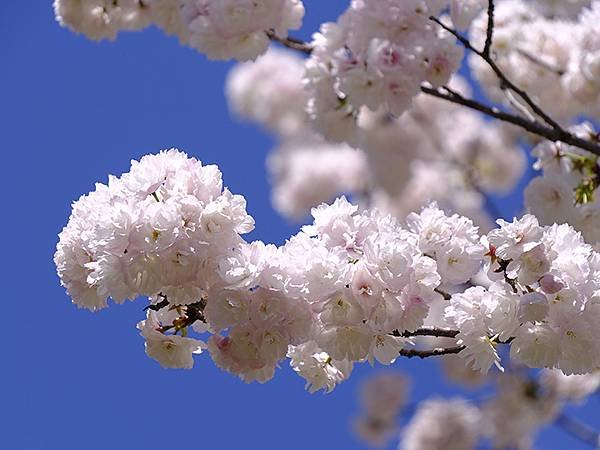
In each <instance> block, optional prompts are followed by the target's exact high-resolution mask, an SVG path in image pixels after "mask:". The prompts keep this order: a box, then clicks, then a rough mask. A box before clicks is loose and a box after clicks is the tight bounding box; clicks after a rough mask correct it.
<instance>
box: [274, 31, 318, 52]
mask: <svg viewBox="0 0 600 450" xmlns="http://www.w3.org/2000/svg"><path fill="white" fill-rule="evenodd" d="M267 36H268V37H269V39H271V40H272V41H275V42H279V43H280V44H281V45H283V46H284V47H287V48H291V49H292V50H297V51H299V52H302V53H304V54H306V55H310V54H311V53H312V50H313V47H312V45H310V44H309V43H308V42H304V41H302V40H300V39H295V38H292V37H287V38H282V37H279V36H277V35H276V34H275V32H274V31H273V30H270V31H267Z"/></svg>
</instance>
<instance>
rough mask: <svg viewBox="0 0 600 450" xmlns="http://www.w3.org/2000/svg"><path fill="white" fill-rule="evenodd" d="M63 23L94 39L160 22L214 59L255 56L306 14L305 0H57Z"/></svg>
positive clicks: (162, 25) (59, 16) (253, 57)
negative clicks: (271, 34)
mask: <svg viewBox="0 0 600 450" xmlns="http://www.w3.org/2000/svg"><path fill="white" fill-rule="evenodd" d="M54 10H55V13H56V17H57V20H58V21H59V22H60V23H61V25H64V26H67V27H69V28H70V29H72V30H74V31H76V32H79V33H83V34H85V35H86V36H88V37H89V38H91V39H96V40H99V39H115V38H116V36H117V34H118V33H119V32H120V31H123V30H140V29H142V28H145V27H147V26H148V25H150V24H155V25H157V26H158V27H159V28H161V29H163V30H164V31H165V32H167V33H168V34H175V35H177V36H178V37H179V38H180V40H181V42H182V43H185V44H187V45H190V46H191V47H193V48H195V49H197V50H198V51H199V52H201V53H204V54H206V56H207V57H208V58H209V59H231V58H235V59H238V60H242V61H245V60H250V59H255V58H256V57H257V56H259V55H260V54H262V53H264V52H266V50H267V48H268V46H269V41H270V37H269V33H273V35H275V36H277V37H280V38H285V37H286V36H287V32H288V30H290V29H298V28H300V26H301V23H302V18H303V16H304V6H303V4H302V2H301V1H300V0H252V1H250V0H55V1H54Z"/></svg>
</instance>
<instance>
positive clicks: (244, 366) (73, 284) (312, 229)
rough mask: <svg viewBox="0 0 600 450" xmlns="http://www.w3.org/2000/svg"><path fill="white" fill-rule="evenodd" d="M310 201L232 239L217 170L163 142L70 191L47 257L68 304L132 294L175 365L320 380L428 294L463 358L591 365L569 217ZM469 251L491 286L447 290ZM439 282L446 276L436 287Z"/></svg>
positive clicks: (569, 369) (596, 268) (579, 243)
mask: <svg viewBox="0 0 600 450" xmlns="http://www.w3.org/2000/svg"><path fill="white" fill-rule="evenodd" d="M312 215H313V218H314V220H313V223H312V224H311V225H307V226H305V227H303V228H302V230H301V231H300V232H299V233H298V234H296V235H295V236H293V237H291V238H290V239H289V240H288V241H287V242H286V243H285V244H284V245H282V246H280V247H277V246H274V245H271V244H264V243H263V242H261V241H255V242H251V243H248V242H246V241H245V240H244V239H243V238H242V237H241V235H242V234H244V233H247V232H249V231H250V230H251V229H252V228H253V226H254V221H253V220H252V218H251V217H250V216H249V215H248V214H247V213H246V203H245V200H244V198H243V197H241V196H239V195H233V194H231V193H230V192H229V191H228V190H227V189H226V188H225V189H224V188H223V187H222V181H221V174H220V172H219V170H218V169H217V168H216V167H215V166H203V165H202V164H201V163H200V162H198V161H197V160H195V159H193V158H189V157H187V155H185V154H184V153H181V152H179V151H177V150H169V151H163V152H161V153H159V154H156V155H149V156H145V157H143V158H142V159H141V160H140V161H139V162H137V161H133V162H132V167H131V170H130V171H129V172H127V173H125V174H123V175H122V176H121V177H118V178H117V177H110V178H109V182H108V184H107V185H104V184H97V185H96V189H95V190H94V191H93V192H92V193H90V194H88V195H86V196H83V197H81V198H80V199H79V200H78V201H77V202H75V203H74V204H73V212H72V215H71V217H70V219H69V222H68V224H67V226H66V227H65V229H64V230H63V231H62V232H61V234H60V241H59V243H58V246H57V251H56V254H55V262H56V265H57V270H58V274H59V276H60V278H61V282H62V283H63V285H64V286H65V287H66V288H67V292H68V293H69V295H70V296H71V297H72V299H73V302H74V303H75V304H77V305H78V306H80V307H84V308H88V309H90V310H98V309H101V308H104V307H106V306H107V299H108V298H109V297H110V298H112V299H113V300H114V301H116V302H122V301H124V300H125V299H134V298H136V297H138V296H145V297H148V298H149V305H148V307H147V310H148V312H147V318H146V320H145V321H142V322H140V324H139V325H138V327H139V328H140V331H141V334H142V336H143V337H144V338H145V339H146V351H147V353H148V355H149V356H151V357H153V358H155V359H157V360H158V361H159V362H160V363H161V364H162V365H163V366H165V367H183V368H189V367H191V366H192V364H193V359H192V354H193V353H197V352H199V351H201V350H203V349H208V351H209V352H210V355H211V357H212V359H213V360H214V362H215V363H216V364H217V365H218V366H219V367H221V368H223V369H225V370H227V371H229V372H231V373H233V374H236V375H238V376H239V377H240V378H242V379H243V380H245V381H248V382H249V381H259V382H265V381H267V380H269V379H270V378H272V377H273V375H274V372H275V369H276V367H277V366H278V365H279V363H280V362H281V361H282V360H283V359H284V358H285V357H286V356H287V357H289V358H290V361H291V365H292V367H293V369H294V370H295V371H296V372H297V373H298V374H299V375H300V376H302V377H303V378H305V379H306V382H307V387H308V388H309V389H310V390H311V391H314V390H317V389H325V390H331V389H333V388H334V387H335V385H336V384H337V383H339V382H341V381H343V380H344V379H346V378H347V377H348V376H349V374H350V371H351V370H352V367H353V364H354V363H357V362H364V361H368V362H370V363H372V364H373V363H374V362H375V361H378V362H379V363H382V364H390V363H392V362H394V361H395V360H396V359H397V358H398V357H399V356H400V355H401V354H402V353H403V352H404V351H406V350H407V347H410V346H411V345H413V344H414V342H413V338H412V336H413V335H414V334H411V333H412V332H414V331H416V330H418V329H419V328H420V327H422V326H423V325H424V324H425V323H426V321H431V320H434V319H432V318H431V317H430V316H431V314H434V316H435V314H437V313H436V312H435V311H439V310H440V307H441V308H442V309H443V308H445V313H444V318H443V319H444V321H445V322H444V324H443V325H447V324H450V325H451V326H452V327H453V328H455V329H456V330H457V333H458V335H457V344H458V345H462V346H464V348H460V349H459V350H462V351H461V352H460V354H459V356H462V357H463V358H465V361H466V362H467V364H468V365H470V366H471V367H473V368H474V369H476V370H480V371H482V372H487V371H488V370H489V368H490V366H491V365H493V364H494V363H495V364H496V365H497V366H499V367H500V356H499V354H498V352H497V346H499V345H500V344H502V343H510V348H511V356H512V357H513V358H514V359H516V360H518V361H520V362H522V363H524V364H526V365H528V366H530V367H557V368H560V369H561V370H562V371H563V372H565V373H587V372H589V371H591V370H593V369H595V368H596V367H598V366H599V365H600V348H599V347H598V345H597V343H598V342H600V339H599V338H600V336H598V333H599V331H598V329H597V327H596V326H595V324H596V323H598V320H599V319H600V317H598V314H599V313H600V303H599V300H600V255H599V254H598V253H596V252H594V251H593V249H592V247H590V246H589V245H587V244H585V243H584V242H583V239H582V237H581V235H580V234H579V233H577V232H576V231H575V230H574V229H573V228H572V227H570V226H568V225H553V226H549V227H542V226H540V225H539V224H538V222H537V220H536V219H535V217H533V216H530V215H526V216H524V217H523V218H522V219H519V220H517V219H515V220H514V221H513V222H512V223H508V222H504V221H501V220H499V221H498V223H499V225H500V228H498V229H496V230H493V231H491V232H490V233H489V234H488V235H487V236H483V237H480V236H479V234H478V229H477V228H476V227H475V226H474V225H473V222H472V221H471V220H469V219H467V218H465V217H462V216H459V215H457V214H455V215H452V216H448V215H446V214H445V213H444V212H443V211H442V210H440V209H439V208H438V207H437V206H435V205H431V206H429V207H426V208H425V209H423V210H422V211H421V212H420V213H419V214H416V213H415V214H411V215H410V216H409V218H408V220H407V228H403V227H402V226H401V225H400V224H399V222H398V221H397V220H396V219H394V218H393V217H392V216H390V215H384V214H382V213H379V212H377V211H376V210H372V211H369V210H365V211H362V212H359V211H358V208H357V206H355V205H352V204H351V203H349V202H348V201H347V200H346V199H345V198H343V197H342V198H338V199H337V200H336V201H335V202H334V203H333V204H331V205H327V204H322V205H321V206H319V207H317V208H313V210H312ZM484 263H485V265H486V269H487V273H488V277H489V278H490V280H492V281H491V285H490V286H489V287H488V288H487V289H486V288H484V287H481V286H477V287H472V288H469V289H467V290H466V291H464V292H461V290H460V285H461V284H462V283H465V282H467V281H469V280H471V279H474V278H475V277H476V275H477V273H478V271H479V270H480V268H481V266H482V264H484ZM442 283H443V286H450V287H452V286H455V288H454V291H455V292H456V293H455V294H452V295H450V296H449V297H450V299H449V301H445V300H444V299H446V298H447V296H448V295H449V294H444V293H443V292H441V291H439V290H438V288H439V287H440V286H442ZM457 289H458V290H457ZM430 313H431V314H430ZM191 331H195V332H196V333H199V334H205V333H208V334H209V335H210V336H208V337H207V338H206V339H204V338H203V339H202V340H198V339H195V338H192V337H190V336H189V335H188V333H190V332H191Z"/></svg>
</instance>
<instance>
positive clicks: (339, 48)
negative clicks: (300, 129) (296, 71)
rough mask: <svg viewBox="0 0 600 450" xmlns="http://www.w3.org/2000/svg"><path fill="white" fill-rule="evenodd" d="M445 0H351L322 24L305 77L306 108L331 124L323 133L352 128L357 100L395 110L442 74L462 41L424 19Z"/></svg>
mask: <svg viewBox="0 0 600 450" xmlns="http://www.w3.org/2000/svg"><path fill="white" fill-rule="evenodd" d="M444 3H446V2H439V1H422V0H408V1H403V2H398V1H394V0H385V1H382V0H354V1H352V2H351V4H350V7H349V8H348V9H347V10H346V12H344V13H343V14H342V15H341V16H340V18H339V19H338V21H337V22H336V23H326V24H323V25H322V26H321V30H320V33H317V34H315V36H314V39H313V42H312V45H313V51H312V54H311V56H310V58H309V60H308V61H307V63H306V75H305V83H306V86H307V89H308V90H309V93H310V101H309V104H308V112H309V114H310V116H311V119H312V120H313V121H314V122H316V123H318V124H320V125H319V126H320V127H321V128H322V129H326V130H328V131H330V133H329V136H328V137H331V138H333V139H340V138H341V139H343V138H344V136H343V135H340V134H339V132H341V131H343V130H345V129H348V128H350V129H351V128H352V125H353V122H354V121H355V119H356V116H357V115H358V109H359V108H361V107H362V106H366V107H367V108H369V109H370V110H372V111H377V110H379V109H380V108H383V110H384V111H386V112H389V113H391V114H393V115H400V114H401V113H403V112H404V111H406V110H407V109H408V108H409V106H410V104H411V101H412V99H413V98H414V97H415V96H416V95H417V94H418V92H419V89H420V86H421V83H422V82H424V81H428V82H429V83H431V84H433V85H436V86H437V85H443V84H445V83H447V82H448V80H449V79H450V76H451V75H452V74H453V73H454V72H456V71H457V70H458V68H459V66H460V62H461V59H462V56H463V49H462V47H460V46H459V45H456V42H455V38H454V37H453V36H452V35H450V34H449V33H446V32H444V31H442V30H441V29H440V27H439V26H438V25H437V24H435V23H434V22H433V21H431V20H430V17H431V16H437V15H439V14H440V13H441V11H442V9H443V8H444V6H446V5H445V4H444ZM461 3H463V2H461ZM333 131H335V132H337V133H335V132H333Z"/></svg>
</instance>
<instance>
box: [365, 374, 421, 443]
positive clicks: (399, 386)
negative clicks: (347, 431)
mask: <svg viewBox="0 0 600 450" xmlns="http://www.w3.org/2000/svg"><path fill="white" fill-rule="evenodd" d="M408 387H409V383H408V380H407V378H406V377H405V376H403V375H402V374H400V373H397V372H382V373H379V374H376V375H375V376H373V377H371V378H369V379H368V380H367V381H366V382H365V383H364V384H363V385H362V387H361V392H360V403H361V414H360V416H359V417H358V418H356V419H355V420H354V423H353V425H354V430H355V432H356V433H357V434H358V436H359V437H360V438H361V439H362V440H364V441H366V442H368V443H369V444H370V445H372V446H374V447H384V446H385V445H386V444H387V443H388V442H389V441H390V440H391V439H393V438H395V437H396V436H397V434H398V422H399V415H400V413H401V412H402V410H403V409H404V407H405V406H406V401H407V397H408Z"/></svg>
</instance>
